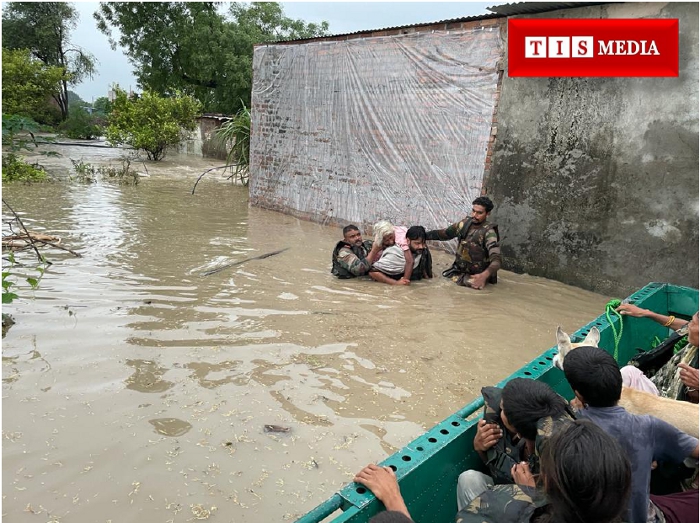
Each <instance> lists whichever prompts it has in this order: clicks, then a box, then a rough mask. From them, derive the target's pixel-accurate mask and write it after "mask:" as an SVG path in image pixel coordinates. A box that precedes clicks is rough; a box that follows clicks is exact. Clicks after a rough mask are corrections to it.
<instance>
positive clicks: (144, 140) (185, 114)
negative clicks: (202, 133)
mask: <svg viewBox="0 0 700 523" xmlns="http://www.w3.org/2000/svg"><path fill="white" fill-rule="evenodd" d="M200 114H201V104H200V103H199V102H198V101H197V100H195V99H194V98H193V97H191V96H187V95H183V94H180V93H175V94H174V95H173V96H172V97H170V98H164V97H162V96H159V95H157V94H155V93H153V92H151V91H146V92H144V93H143V95H142V96H141V97H138V98H137V97H133V98H129V97H128V96H127V94H126V92H124V91H122V90H117V97H116V100H115V101H114V104H113V107H112V113H111V114H110V115H109V126H108V127H107V132H106V138H107V141H108V142H110V143H111V144H128V145H131V146H132V147H134V148H136V149H141V150H143V151H146V154H147V155H148V158H149V160H154V161H157V160H161V159H162V158H163V157H164V156H165V151H166V148H167V147H168V146H169V145H177V144H179V143H180V142H181V141H182V140H183V139H184V138H185V137H186V135H187V133H188V132H191V131H193V130H195V129H196V128H197V120H196V119H197V117H198V116H199V115H200Z"/></svg>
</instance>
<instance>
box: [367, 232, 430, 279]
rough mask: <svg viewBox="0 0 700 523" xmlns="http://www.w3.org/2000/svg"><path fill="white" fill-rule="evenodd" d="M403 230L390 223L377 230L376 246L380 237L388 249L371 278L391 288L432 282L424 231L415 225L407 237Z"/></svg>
mask: <svg viewBox="0 0 700 523" xmlns="http://www.w3.org/2000/svg"><path fill="white" fill-rule="evenodd" d="M404 229H405V228H404V227H394V226H392V225H391V224H390V223H389V222H379V223H377V225H376V226H375V230H376V231H377V232H376V233H375V241H374V243H375V245H376V244H377V243H378V239H379V237H381V238H382V245H383V246H385V245H387V244H389V246H388V247H386V248H385V249H384V250H383V252H382V253H381V255H380V257H379V259H378V260H377V261H376V262H374V264H373V265H372V268H371V269H370V272H369V276H370V278H372V279H373V280H375V281H379V282H382V283H388V284H391V285H409V284H410V282H411V281H412V280H413V281H415V280H421V279H423V278H432V275H433V274H432V258H431V255H430V251H429V250H428V249H427V247H426V246H425V229H424V228H423V227H421V226H420V225H415V226H413V227H410V228H408V229H405V234H404ZM397 238H398V242H397V240H396V239H397ZM404 238H405V239H404ZM392 241H393V243H394V244H393V245H391V243H392ZM401 245H403V246H401ZM404 247H405V248H404Z"/></svg>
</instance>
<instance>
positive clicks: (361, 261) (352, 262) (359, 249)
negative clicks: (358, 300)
mask: <svg viewBox="0 0 700 523" xmlns="http://www.w3.org/2000/svg"><path fill="white" fill-rule="evenodd" d="M380 250H381V245H376V244H373V243H372V241H371V240H363V239H362V233H361V232H360V229H358V228H357V226H356V225H348V226H346V227H345V228H343V239H342V240H341V241H339V242H338V243H337V244H336V246H335V249H333V257H332V263H333V266H332V268H331V273H332V274H333V275H334V276H336V277H338V278H340V279H349V278H356V277H357V276H363V275H365V274H367V273H368V272H369V269H370V267H371V266H372V262H373V261H374V260H375V259H376V257H377V255H378V254H379V251H380Z"/></svg>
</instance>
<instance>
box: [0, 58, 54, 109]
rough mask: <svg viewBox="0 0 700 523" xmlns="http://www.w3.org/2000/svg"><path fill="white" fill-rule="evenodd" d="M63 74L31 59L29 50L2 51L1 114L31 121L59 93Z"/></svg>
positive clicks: (52, 67)
mask: <svg viewBox="0 0 700 523" xmlns="http://www.w3.org/2000/svg"><path fill="white" fill-rule="evenodd" d="M63 79H64V72H63V69H62V68H61V67H54V66H48V65H46V64H44V63H43V62H41V61H40V60H37V59H35V58H32V55H31V52H30V51H29V50H28V49H3V50H2V111H3V113H5V114H18V115H22V116H29V117H34V116H35V115H36V114H37V113H38V112H40V111H41V110H43V109H44V108H45V106H46V105H47V104H48V101H49V100H50V98H51V96H53V95H54V94H56V93H58V92H59V91H60V89H61V81H62V80H63Z"/></svg>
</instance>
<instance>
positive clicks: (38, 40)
mask: <svg viewBox="0 0 700 523" xmlns="http://www.w3.org/2000/svg"><path fill="white" fill-rule="evenodd" d="M77 20H78V12H77V11H76V10H75V8H74V7H73V5H72V4H69V3H66V2H11V3H8V4H7V5H6V6H5V8H4V9H3V12H2V46H3V110H5V111H8V112H15V108H14V107H13V108H12V109H9V108H8V107H7V106H6V105H5V103H6V102H5V99H4V97H5V86H4V83H5V81H6V80H5V70H4V61H5V60H4V53H5V50H4V49H5V48H7V49H24V50H28V51H29V52H30V53H31V56H32V57H33V58H34V59H36V60H38V61H40V62H42V63H43V64H44V65H45V66H48V67H56V68H57V69H58V71H60V75H61V84H60V87H59V90H58V91H56V92H55V94H54V93H52V94H54V98H55V100H56V101H57V102H58V105H59V106H60V108H61V114H62V117H63V118H65V117H66V116H68V85H69V84H70V85H76V84H78V83H80V82H81V81H82V80H84V79H85V78H88V77H92V75H93V74H94V72H95V57H94V56H93V55H92V54H90V53H88V52H87V51H85V50H84V49H82V48H80V47H77V46H74V45H72V44H71V42H70V40H69V37H70V33H71V31H72V30H73V29H75V27H76V24H77Z"/></svg>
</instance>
